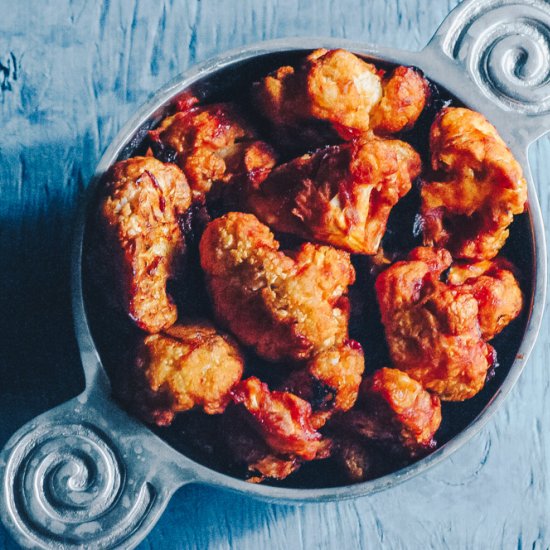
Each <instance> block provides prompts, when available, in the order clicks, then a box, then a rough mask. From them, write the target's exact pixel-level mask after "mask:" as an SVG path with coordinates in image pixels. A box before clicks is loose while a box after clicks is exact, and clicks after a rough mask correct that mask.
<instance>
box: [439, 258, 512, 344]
mask: <svg viewBox="0 0 550 550" xmlns="http://www.w3.org/2000/svg"><path fill="white" fill-rule="evenodd" d="M513 270H514V267H513V266H512V265H511V264H509V263H508V262H506V261H504V260H500V259H497V260H495V261H491V260H484V261H481V262H477V263H470V264H455V265H453V266H452V267H451V269H450V270H449V274H448V277H447V282H448V283H449V284H451V285H460V289H461V290H462V291H463V292H469V293H470V294H471V295H472V296H473V297H474V298H475V299H476V300H477V306H478V319H479V326H480V327H481V334H482V337H483V339H484V340H491V339H492V338H494V337H495V336H496V335H497V334H498V333H499V332H501V331H502V329H504V328H505V327H506V326H507V325H508V324H510V323H511V322H512V321H513V320H514V319H515V318H516V317H517V316H518V315H519V314H520V312H521V309H522V307H523V295H522V293H521V288H520V286H519V283H518V281H517V279H516V277H515V276H514V273H513Z"/></svg>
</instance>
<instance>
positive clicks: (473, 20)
mask: <svg viewBox="0 0 550 550" xmlns="http://www.w3.org/2000/svg"><path fill="white" fill-rule="evenodd" d="M428 49H431V51H432V52H437V51H439V52H441V50H442V52H443V53H444V55H445V58H446V59H447V61H448V60H449V58H450V60H452V61H453V62H454V64H455V66H457V67H460V70H461V71H464V70H465V71H466V72H467V74H468V75H469V77H470V79H471V80H472V81H473V83H474V84H475V85H476V86H475V87H476V88H477V90H480V91H481V92H482V93H483V95H484V96H485V97H486V98H488V99H489V100H490V103H491V104H493V105H496V106H497V107H498V108H499V109H500V111H501V112H504V113H508V114H510V115H512V116H513V117H514V118H513V120H509V121H508V123H509V124H513V125H514V126H517V127H520V130H521V129H524V134H525V136H524V141H527V142H529V141H530V140H532V139H536V138H537V137H539V136H541V135H542V134H544V133H545V132H546V131H547V128H548V126H549V122H550V3H548V2H547V1H545V0H465V1H464V2H462V3H461V4H459V5H458V7H457V8H456V9H455V10H453V12H451V14H450V15H449V16H448V17H447V19H446V20H445V21H444V22H443V24H442V25H441V27H440V28H439V29H438V31H437V32H436V34H435V36H434V38H433V39H432V41H431V42H430V45H429V46H428ZM456 74H457V73H455V75H456ZM451 78H454V79H455V80H458V78H457V77H456V76H454V77H451ZM443 83H444V82H443ZM457 88H458V89H459V90H460V89H461V83H460V82H457ZM466 99H467V98H466ZM517 134H519V135H521V131H519V132H517Z"/></svg>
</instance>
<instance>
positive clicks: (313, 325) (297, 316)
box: [200, 212, 355, 361]
mask: <svg viewBox="0 0 550 550" xmlns="http://www.w3.org/2000/svg"><path fill="white" fill-rule="evenodd" d="M200 260H201V266H202V268H203V270H204V272H205V275H206V282H207V287H208V290H209V293H210V296H211V299H212V302H213V307H214V312H215V315H216V317H217V318H218V320H219V321H220V322H221V323H222V324H223V325H224V326H226V327H227V328H228V329H229V330H230V331H231V332H232V333H233V334H234V335H235V336H236V337H237V338H238V339H239V340H240V341H241V342H242V343H243V344H245V345H247V346H252V347H253V348H254V349H255V351H256V352H257V353H258V354H259V355H260V356H262V357H264V358H266V359H268V360H271V361H277V360H291V361H292V360H295V361H299V360H303V359H308V358H310V357H312V356H313V355H314V354H315V353H317V352H318V351H320V350H323V349H327V348H330V347H332V346H334V345H335V344H337V343H339V342H342V341H343V340H344V339H345V338H347V330H348V317H349V302H348V300H347V296H346V293H347V288H348V286H349V285H350V284H352V283H353V281H354V278H355V271H354V269H353V267H352V265H351V262H350V258H349V255H348V254H347V253H345V252H342V251H340V250H336V249H334V248H331V247H327V246H317V245H313V244H311V243H306V244H304V245H302V246H301V248H300V249H299V250H298V251H297V252H294V253H292V254H291V255H290V254H285V253H283V252H281V251H279V243H278V242H277V241H276V240H275V238H274V236H273V234H272V233H271V231H270V230H269V228H268V227H267V226H266V225H263V224H262V223H260V222H259V221H258V219H257V218H256V217H255V216H253V215H251V214H243V213H238V212H230V213H229V214H227V215H225V216H223V217H221V218H217V219H215V220H213V221H212V222H211V223H209V224H208V226H207V227H206V230H205V231H204V233H203V236H202V239H201V242H200Z"/></svg>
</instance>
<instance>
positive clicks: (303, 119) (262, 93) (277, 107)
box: [254, 49, 428, 146]
mask: <svg viewBox="0 0 550 550" xmlns="http://www.w3.org/2000/svg"><path fill="white" fill-rule="evenodd" d="M254 91H255V97H256V102H257V104H258V107H259V109H260V111H261V112H262V113H263V114H264V115H265V116H266V117H267V118H268V119H269V120H270V121H271V122H272V123H273V125H274V127H275V130H276V132H277V131H278V132H279V133H280V134H281V136H280V137H281V139H280V141H285V139H286V138H290V139H291V140H292V139H293V138H295V137H296V135H297V136H299V137H302V140H303V141H304V142H305V143H309V144H310V146H319V145H320V144H322V143H326V142H327V141H329V140H330V139H327V138H329V136H330V134H331V133H332V134H335V135H339V136H340V137H341V138H343V139H345V140H349V139H353V138H355V137H357V136H359V135H361V134H364V133H367V132H369V131H370V130H371V129H374V130H375V131H380V133H382V134H388V133H395V132H398V131H400V130H403V129H409V128H410V127H412V126H413V125H414V123H415V122H416V119H417V118H418V116H419V115H420V113H421V112H422V109H423V108H424V105H425V103H426V99H427V97H428V85H427V83H426V81H425V80H424V78H423V77H421V76H420V74H419V73H418V72H417V71H415V70H414V69H411V68H408V67H398V68H397V69H396V70H395V71H394V72H393V73H392V75H391V76H390V77H389V78H388V79H384V80H382V78H381V76H380V73H379V71H378V70H377V68H376V67H375V66H374V65H373V64H371V63H368V62H365V61H363V60H362V59H360V58H359V57H357V56H356V55H354V54H352V53H351V52H348V51H346V50H341V49H339V50H324V49H320V50H315V51H314V52H312V53H311V54H310V55H308V56H307V57H306V58H305V60H304V61H303V63H302V64H301V65H300V66H299V67H297V68H296V69H294V68H293V67H290V66H283V67H280V68H279V69H277V70H276V71H275V72H273V73H272V74H270V75H268V76H267V77H265V78H264V79H263V80H262V81H260V82H258V83H257V84H256V85H255V89H254Z"/></svg>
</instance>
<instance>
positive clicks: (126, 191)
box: [99, 157, 191, 333]
mask: <svg viewBox="0 0 550 550" xmlns="http://www.w3.org/2000/svg"><path fill="white" fill-rule="evenodd" d="M190 204H191V192H190V190H189V186H188V185H187V182H186V179H185V176H184V175H183V173H182V172H181V170H180V169H179V168H178V167H177V166H174V165H172V164H163V163H162V162H160V161H158V160H156V159H154V158H150V157H135V158H131V159H128V160H124V161H121V162H118V163H117V164H115V165H114V166H113V167H112V168H111V170H110V171H109V172H108V174H107V176H106V192H105V196H104V197H103V198H102V200H101V204H100V224H99V225H100V228H101V234H102V244H101V246H102V247H103V248H104V250H103V257H104V258H105V262H106V263H107V264H108V266H109V268H110V269H109V271H110V272H111V273H112V275H113V284H114V286H115V287H116V294H117V296H118V299H119V300H120V301H121V302H122V304H121V305H122V307H123V309H124V310H125V311H126V313H127V314H128V315H129V316H130V318H131V319H132V320H133V321H134V322H135V324H136V325H137V326H138V327H139V328H141V329H142V330H145V331H147V332H151V333H154V332H159V331H161V330H164V329H167V328H168V327H170V326H171V325H173V324H174V323H175V322H176V318H177V311H176V306H175V305H174V304H173V303H172V300H171V299H170V297H169V296H168V294H167V292H166V283H167V281H168V279H170V278H172V277H174V276H175V275H176V271H177V265H178V260H179V257H180V256H181V254H182V252H183V245H184V242H183V236H182V234H181V231H180V228H179V226H178V216H179V215H181V214H183V212H185V210H187V208H188V207H189V205H190Z"/></svg>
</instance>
